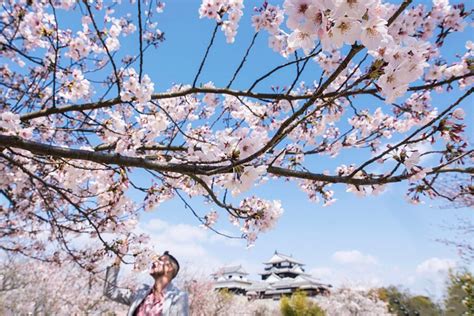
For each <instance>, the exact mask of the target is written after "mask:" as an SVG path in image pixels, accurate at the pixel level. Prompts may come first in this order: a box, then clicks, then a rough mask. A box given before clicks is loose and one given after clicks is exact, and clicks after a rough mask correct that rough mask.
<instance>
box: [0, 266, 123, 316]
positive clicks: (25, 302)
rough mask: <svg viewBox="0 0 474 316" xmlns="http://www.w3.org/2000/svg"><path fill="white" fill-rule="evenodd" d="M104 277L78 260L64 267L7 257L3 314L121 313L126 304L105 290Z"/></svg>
mask: <svg viewBox="0 0 474 316" xmlns="http://www.w3.org/2000/svg"><path fill="white" fill-rule="evenodd" d="M32 267H34V268H32ZM103 286H104V285H103V280H101V279H99V278H97V276H95V275H93V274H90V273H84V270H83V269H80V268H79V267H78V266H77V265H76V264H75V263H72V262H68V263H63V264H62V265H61V266H59V265H57V264H52V263H45V262H41V263H38V262H37V261H36V260H33V259H29V260H17V259H12V258H9V259H6V260H3V261H2V264H1V266H0V312H1V314H2V315H105V314H107V315H122V314H125V313H126V308H127V307H126V306H124V305H120V304H116V303H113V302H112V301H110V300H108V299H106V298H105V297H104V296H103V295H102V293H103Z"/></svg>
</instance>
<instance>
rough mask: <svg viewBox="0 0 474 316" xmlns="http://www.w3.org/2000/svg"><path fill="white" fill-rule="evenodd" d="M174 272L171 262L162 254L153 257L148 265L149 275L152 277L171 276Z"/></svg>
mask: <svg viewBox="0 0 474 316" xmlns="http://www.w3.org/2000/svg"><path fill="white" fill-rule="evenodd" d="M173 273H174V268H173V264H172V263H171V260H170V258H169V257H168V256H166V255H163V256H159V257H157V258H155V259H154V260H153V262H152V264H151V267H150V275H151V276H152V277H154V278H157V277H160V276H163V275H167V276H170V277H171V276H172V275H173Z"/></svg>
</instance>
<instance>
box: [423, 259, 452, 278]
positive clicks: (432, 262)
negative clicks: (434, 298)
mask: <svg viewBox="0 0 474 316" xmlns="http://www.w3.org/2000/svg"><path fill="white" fill-rule="evenodd" d="M455 266H456V262H455V261H454V260H453V259H447V258H437V257H433V258H430V259H427V260H425V261H423V262H422V263H420V264H419V265H418V266H417V267H416V273H417V274H433V273H435V274H438V273H441V274H446V272H447V271H448V270H449V269H452V268H454V267H455Z"/></svg>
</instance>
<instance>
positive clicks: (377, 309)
mask: <svg viewBox="0 0 474 316" xmlns="http://www.w3.org/2000/svg"><path fill="white" fill-rule="evenodd" d="M316 301H317V302H318V304H319V306H321V308H323V309H324V311H325V313H326V315H328V316H337V315H351V316H358V315H367V316H376V315H381V316H382V315H383V316H385V315H387V316H388V315H393V314H391V313H390V312H389V310H388V305H387V304H386V303H385V302H384V301H383V300H381V299H380V298H379V297H378V295H377V293H376V292H375V291H362V290H356V289H351V288H347V287H345V288H340V289H338V290H335V291H333V292H331V294H330V295H329V296H318V297H316Z"/></svg>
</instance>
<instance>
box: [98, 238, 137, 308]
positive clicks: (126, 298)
mask: <svg viewBox="0 0 474 316" xmlns="http://www.w3.org/2000/svg"><path fill="white" fill-rule="evenodd" d="M123 246H124V247H125V250H124V253H126V252H127V251H128V241H127V240H125V241H123ZM121 262H122V257H121V256H120V255H117V257H116V258H115V262H114V264H113V265H112V266H110V267H107V272H106V274H105V284H104V295H105V297H107V298H108V299H111V300H112V301H115V302H117V303H121V304H125V305H132V303H133V293H132V291H130V290H129V289H121V288H119V287H118V286H117V278H118V274H119V271H120V263H121Z"/></svg>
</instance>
